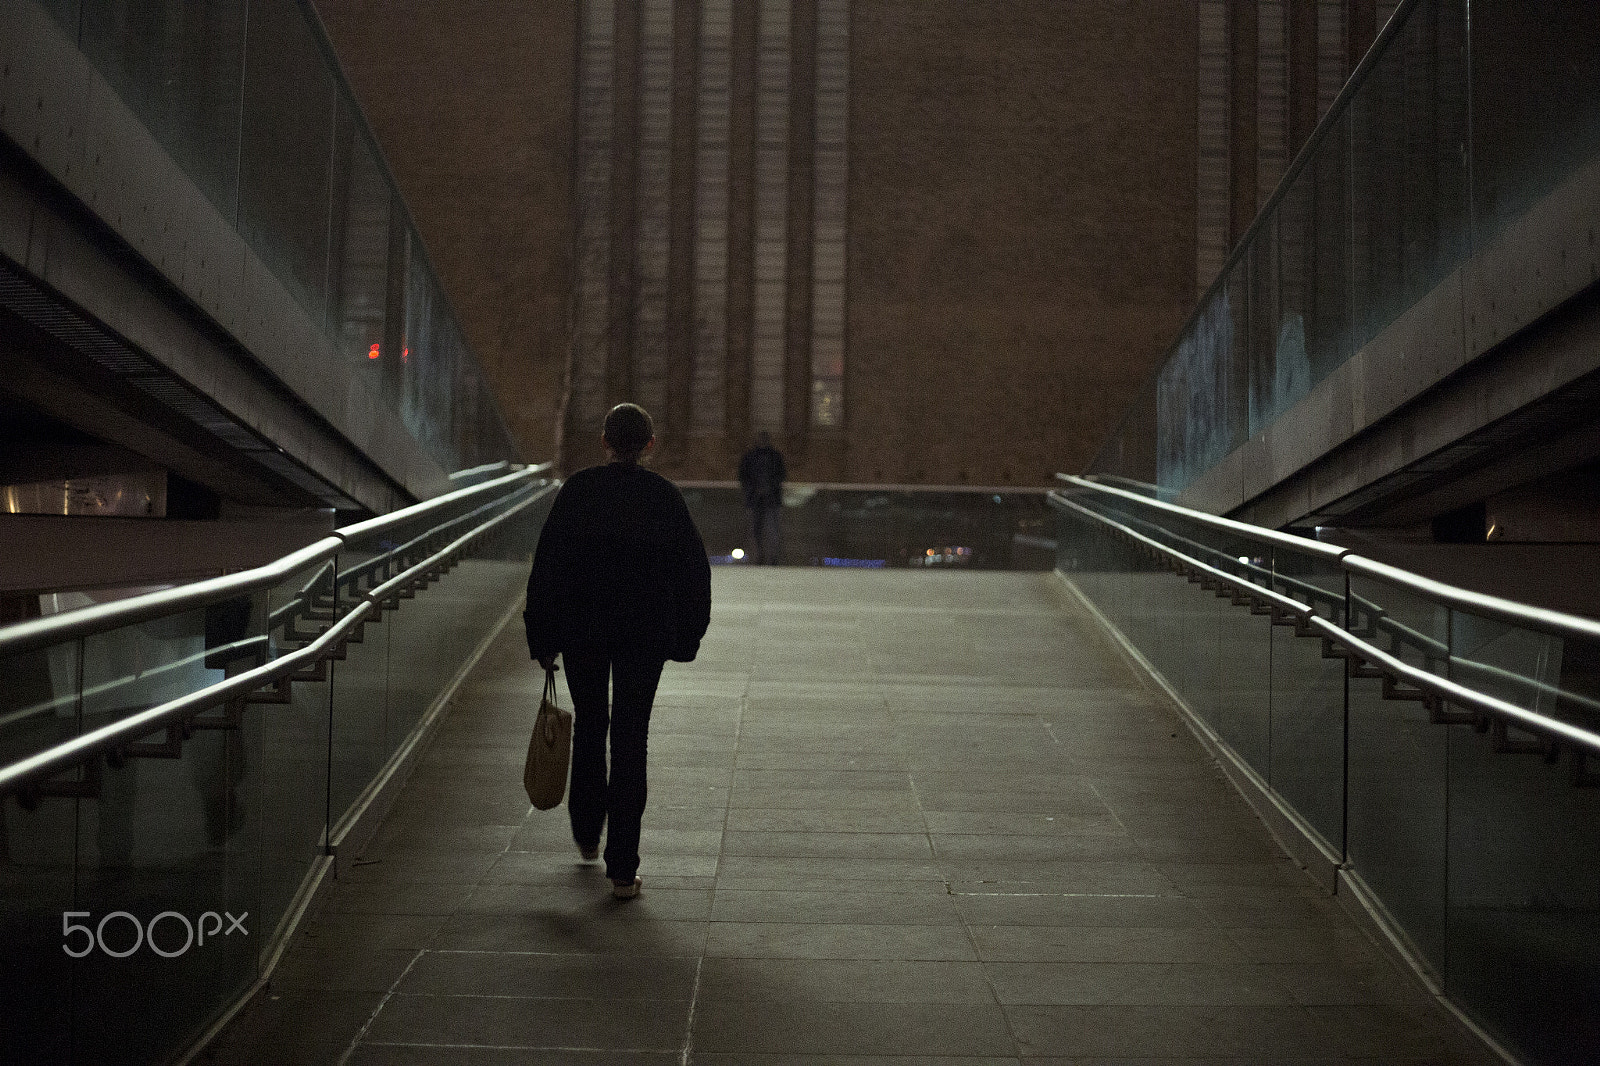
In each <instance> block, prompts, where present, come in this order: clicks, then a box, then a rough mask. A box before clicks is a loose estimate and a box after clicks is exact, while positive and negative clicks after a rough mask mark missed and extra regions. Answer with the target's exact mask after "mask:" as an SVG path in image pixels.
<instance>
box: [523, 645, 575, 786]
mask: <svg viewBox="0 0 1600 1066" xmlns="http://www.w3.org/2000/svg"><path fill="white" fill-rule="evenodd" d="M571 762H572V712H571V711H564V710H562V709H561V708H560V707H557V706H556V675H555V671H554V670H550V671H547V672H546V673H545V675H544V697H543V698H542V699H540V701H539V716H538V717H537V718H535V719H534V720H533V736H532V737H530V738H528V762H527V764H526V765H525V766H524V767H523V768H522V787H523V788H525V789H527V790H528V801H529V802H530V803H532V804H533V805H534V806H535V807H537V808H539V809H540V810H541V811H548V810H549V809H550V808H552V807H559V806H560V805H561V800H562V798H563V797H564V796H566V794H567V767H568V765H569V764H570V763H571Z"/></svg>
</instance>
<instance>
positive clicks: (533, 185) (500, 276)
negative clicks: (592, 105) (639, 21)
mask: <svg viewBox="0 0 1600 1066" xmlns="http://www.w3.org/2000/svg"><path fill="white" fill-rule="evenodd" d="M315 5H316V8H317V10H318V11H319V12H320V13H321V15H322V18H323V21H324V22H325V24H326V25H327V28H328V35H329V36H330V37H331V38H332V39H333V43H334V48H335V50H336V51H337V52H338V53H339V60H340V63H341V64H342V65H343V66H344V69H345V73H346V75H347V76H348V77H349V79H350V82H351V85H352V87H353V88H354V89H355V93H356V96H357V98H358V99H359V100H360V101H361V105H362V107H363V108H364V109H365V110H366V113H367V118H368V120H369V121H370V122H371V123H372V126H373V129H374V131H375V132H376V133H377V135H378V139H379V141H380V142H381V144H380V147H381V148H382V150H383V152H384V154H385V155H386V156H387V157H388V159H389V163H390V165H391V166H392V167H393V169H394V172H395V178H396V180H397V181H398V182H399V184H400V189H401V193H402V195H404V196H405V198H406V201H407V203H408V204H409V205H410V207H411V210H412V212H413V213H414V214H415V216H416V220H417V228H418V229H419V230H420V231H421V233H422V238H423V241H424V242H425V243H426V245H427V247H428V253H429V255H430V256H431V257H432V258H433V260H434V266H435V268H436V269H437V270H438V272H439V277H440V280H441V282H442V283H443V285H444V288H445V292H446V294H447V295H448V296H449V298H450V302H451V304H452V305H453V306H454V307H455V309H456V312H457V314H458V315H459V316H460V319H461V325H462V328H463V330H464V332H465V333H466V338H467V343H468V344H470V345H471V346H472V349H473V351H474V352H476V353H477V356H478V358H479V359H480V360H481V361H482V362H483V364H484V368H485V370H486V372H487V373H488V374H489V376H490V377H491V378H492V379H493V383H494V386H495V389H496V391H497V393H498V394H499V397H500V409H501V411H502V412H503V413H504V414H505V417H506V421H507V423H508V425H509V426H510V429H511V432H512V434H513V435H514V436H515V437H516V438H517V440H518V442H519V444H520V445H521V447H522V454H523V457H524V458H525V459H527V460H529V461H539V460H543V459H549V458H551V457H553V456H554V454H555V449H556V426H557V424H558V419H557V404H558V403H559V400H560V386H561V378H562V374H563V373H564V371H565V368H566V363H567V351H568V346H569V334H570V327H569V312H568V303H569V294H570V291H571V287H572V264H571V248H572V236H571V229H572V223H573V212H572V196H571V169H572V151H573V121H572V110H573V85H574V81H573V79H574V77H575V70H576V63H577V56H576V50H575V42H576V40H577V37H576V33H577V30H576V21H575V20H576V17H577V15H576V11H577V0H449V2H448V3H443V2H440V0H315Z"/></svg>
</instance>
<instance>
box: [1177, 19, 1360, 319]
mask: <svg viewBox="0 0 1600 1066" xmlns="http://www.w3.org/2000/svg"><path fill="white" fill-rule="evenodd" d="M1230 2H1231V0H1199V8H1198V12H1197V14H1198V17H1199V25H1198V39H1197V45H1198V48H1197V55H1196V75H1197V78H1198V85H1196V93H1195V99H1196V112H1195V124H1196V130H1195V139H1196V153H1195V156H1196V170H1197V173H1196V174H1195V190H1196V196H1197V200H1198V202H1197V203H1196V218H1197V232H1196V234H1195V237H1196V240H1195V289H1196V292H1197V293H1199V292H1204V291H1205V290H1206V288H1207V287H1209V286H1210V284H1211V282H1212V281H1213V280H1215V279H1216V276H1217V274H1218V273H1219V272H1221V270H1222V264H1223V263H1224V262H1226V261H1227V258H1228V251H1229V249H1230V248H1231V247H1232V227H1231V222H1230V214H1229V212H1230V211H1231V203H1232V200H1231V197H1230V195H1229V188H1230V186H1229V165H1230V162H1231V159H1230V154H1229V150H1228V145H1229V139H1228V124H1229V115H1230V114H1231V111H1232V108H1231V106H1230V101H1231V94H1230V88H1229V87H1230V83H1231V80H1232V79H1231V74H1232V69H1231V67H1232V53H1231V51H1230V49H1229V46H1228V7H1229V4H1230ZM1340 2H1342V0H1340Z"/></svg>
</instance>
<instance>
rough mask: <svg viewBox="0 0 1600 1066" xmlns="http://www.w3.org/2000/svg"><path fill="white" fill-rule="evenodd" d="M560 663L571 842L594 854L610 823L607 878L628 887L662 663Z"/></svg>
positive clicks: (607, 658) (635, 862)
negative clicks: (568, 716)
mask: <svg viewBox="0 0 1600 1066" xmlns="http://www.w3.org/2000/svg"><path fill="white" fill-rule="evenodd" d="M561 661H562V663H563V664H564V665H565V666H566V670H567V691H568V692H570V693H571V694H572V715H573V722H572V785H571V789H570V791H569V792H568V794H567V813H568V814H569V815H570V816H571V818H572V838H573V840H575V841H577V843H578V846H579V847H586V848H592V847H594V846H595V845H596V844H598V843H600V830H601V829H602V828H604V827H605V826H606V825H607V823H609V824H610V828H609V829H607V830H606V854H605V859H606V876H607V877H609V878H611V879H612V880H613V881H632V880H633V875H634V874H635V873H637V872H638V870H639V823H640V822H641V821H642V820H643V818H644V801H645V755H646V748H647V746H648V742H649V737H650V706H651V704H653V703H654V702H655V698H656V685H657V684H659V683H660V681H661V668H662V667H663V666H665V665H666V664H665V663H663V662H662V661H661V660H660V659H642V660H641V659H627V658H621V657H616V656H613V655H612V654H611V653H609V652H603V651H602V652H563V653H562V655H561ZM608 680H609V681H610V686H611V698H610V700H609V707H608V706H607V703H608V701H607V698H606V695H607V693H606V683H607V681H608ZM608 729H609V731H610V733H611V774H610V779H609V780H607V776H606V733H607V731H608Z"/></svg>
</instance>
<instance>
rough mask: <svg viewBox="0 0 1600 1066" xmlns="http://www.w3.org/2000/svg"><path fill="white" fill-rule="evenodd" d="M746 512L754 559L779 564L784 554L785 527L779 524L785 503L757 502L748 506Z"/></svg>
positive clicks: (759, 562) (765, 563) (759, 561)
mask: <svg viewBox="0 0 1600 1066" xmlns="http://www.w3.org/2000/svg"><path fill="white" fill-rule="evenodd" d="M744 512H745V517H746V518H747V519H748V520H749V529H750V552H751V554H752V555H754V556H755V560H754V561H755V562H756V563H757V564H758V565H766V566H777V565H778V560H779V558H780V557H781V556H782V555H783V527H782V526H781V525H780V524H779V522H780V520H781V519H782V518H783V505H782V504H778V503H764V504H757V505H756V506H754V507H746V508H745V509H744Z"/></svg>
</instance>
